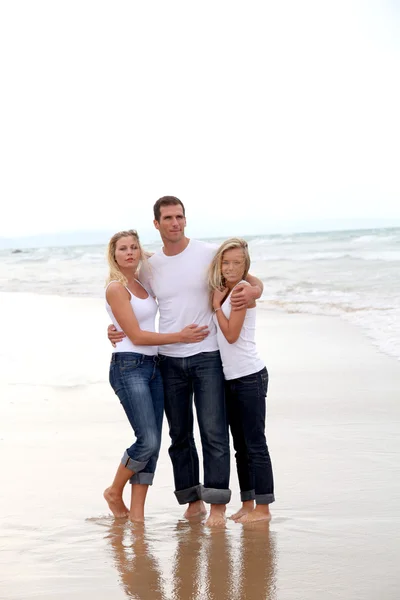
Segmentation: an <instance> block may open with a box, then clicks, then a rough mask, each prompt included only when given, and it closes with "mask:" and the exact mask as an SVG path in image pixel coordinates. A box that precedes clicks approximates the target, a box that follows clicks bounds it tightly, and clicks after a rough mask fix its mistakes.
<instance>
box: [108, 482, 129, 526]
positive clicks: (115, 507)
mask: <svg viewBox="0 0 400 600" xmlns="http://www.w3.org/2000/svg"><path fill="white" fill-rule="evenodd" d="M103 496H104V499H105V500H106V502H107V504H108V508H109V509H110V510H111V512H112V514H113V515H114V517H116V518H117V519H121V518H124V517H127V516H128V515H129V510H128V508H127V507H126V506H125V504H124V501H123V499H122V495H121V494H120V493H118V492H116V491H115V490H113V489H112V487H109V488H107V489H106V490H105V491H104V493H103Z"/></svg>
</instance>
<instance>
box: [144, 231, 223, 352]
mask: <svg viewBox="0 0 400 600" xmlns="http://www.w3.org/2000/svg"><path fill="white" fill-rule="evenodd" d="M217 247H218V246H217V245H215V244H207V243H205V242H199V241H198V240H192V239H191V240H189V244H188V245H187V246H186V248H185V250H183V252H180V253H179V254H176V255H175V256H166V255H165V254H164V252H163V251H162V250H160V251H159V252H156V253H155V254H153V256H151V257H150V258H149V259H148V261H147V263H148V264H147V266H146V267H145V268H142V269H141V271H140V281H141V282H142V283H143V285H144V286H145V287H146V288H147V289H150V290H151V291H152V292H153V294H154V296H156V298H157V300H158V305H159V310H160V322H159V332H160V333H174V332H177V331H181V329H183V328H184V327H186V325H190V324H191V323H195V324H196V325H199V326H201V325H207V326H208V328H209V332H210V333H209V334H208V336H207V337H206V338H205V339H204V340H203V341H202V342H198V343H195V344H182V343H180V344H168V345H163V346H160V347H159V353H160V354H164V355H165V356H173V357H187V356H193V355H195V354H199V353H200V352H213V351H215V350H218V343H217V330H216V327H215V324H214V322H213V311H212V308H211V303H210V292H209V289H208V268H209V266H210V264H211V261H212V259H213V258H214V255H215V251H216V250H217Z"/></svg>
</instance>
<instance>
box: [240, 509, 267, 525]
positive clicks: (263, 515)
mask: <svg viewBox="0 0 400 600" xmlns="http://www.w3.org/2000/svg"><path fill="white" fill-rule="evenodd" d="M270 520H271V513H270V512H269V506H268V504H257V506H256V507H255V509H254V510H252V511H251V512H249V513H247V514H245V515H243V516H242V517H241V518H240V519H238V520H237V521H236V522H237V523H242V524H244V523H256V522H257V521H270Z"/></svg>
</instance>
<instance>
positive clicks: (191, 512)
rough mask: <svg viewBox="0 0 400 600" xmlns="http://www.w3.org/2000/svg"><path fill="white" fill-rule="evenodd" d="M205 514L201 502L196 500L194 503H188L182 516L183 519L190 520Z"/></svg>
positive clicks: (204, 508)
mask: <svg viewBox="0 0 400 600" xmlns="http://www.w3.org/2000/svg"><path fill="white" fill-rule="evenodd" d="M206 513H207V511H206V507H205V506H204V502H203V500H196V502H190V503H189V506H188V507H187V509H186V511H185V514H184V515H183V516H184V517H185V519H192V518H193V517H200V516H202V515H205V514H206Z"/></svg>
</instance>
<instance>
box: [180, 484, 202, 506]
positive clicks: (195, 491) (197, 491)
mask: <svg viewBox="0 0 400 600" xmlns="http://www.w3.org/2000/svg"><path fill="white" fill-rule="evenodd" d="M201 487H202V486H201V484H200V483H199V485H194V486H193V487H191V488H186V489H185V490H176V491H175V496H176V499H177V500H178V502H179V504H187V503H188V502H197V500H201Z"/></svg>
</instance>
